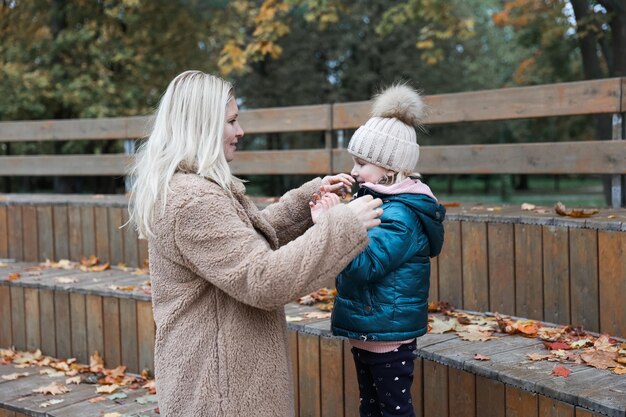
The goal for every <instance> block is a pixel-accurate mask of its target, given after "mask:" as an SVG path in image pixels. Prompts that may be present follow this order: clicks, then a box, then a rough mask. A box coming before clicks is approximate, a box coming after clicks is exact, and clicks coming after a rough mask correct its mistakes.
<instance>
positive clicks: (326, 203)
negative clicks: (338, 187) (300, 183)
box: [309, 193, 341, 223]
mask: <svg viewBox="0 0 626 417" xmlns="http://www.w3.org/2000/svg"><path fill="white" fill-rule="evenodd" d="M337 204H341V201H340V200H339V197H338V196H337V195H336V194H331V193H327V194H321V193H315V194H313V199H312V200H311V201H309V207H310V208H311V218H312V219H313V223H317V222H318V220H319V219H320V217H321V216H323V215H324V213H326V212H327V211H328V210H330V209H331V208H332V207H333V206H336V205H337Z"/></svg>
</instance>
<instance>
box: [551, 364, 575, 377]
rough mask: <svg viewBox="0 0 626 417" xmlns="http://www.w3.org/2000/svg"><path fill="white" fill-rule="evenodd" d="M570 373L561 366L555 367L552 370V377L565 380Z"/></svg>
mask: <svg viewBox="0 0 626 417" xmlns="http://www.w3.org/2000/svg"><path fill="white" fill-rule="evenodd" d="M571 373H572V371H570V370H569V369H567V368H566V367H564V366H563V365H556V366H555V367H554V368H552V375H555V376H562V377H563V378H567V377H568V376H569V374H571Z"/></svg>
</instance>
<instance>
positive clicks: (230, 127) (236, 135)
mask: <svg viewBox="0 0 626 417" xmlns="http://www.w3.org/2000/svg"><path fill="white" fill-rule="evenodd" d="M238 117H239V107H237V101H236V100H235V98H234V97H233V98H231V99H230V100H229V101H228V104H226V123H225V125H224V155H225V156H226V161H228V162H230V161H232V160H233V159H235V151H237V142H239V139H241V138H242V137H243V129H242V128H241V126H240V125H239V121H238V120H237V118H238Z"/></svg>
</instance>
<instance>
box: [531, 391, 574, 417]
mask: <svg viewBox="0 0 626 417" xmlns="http://www.w3.org/2000/svg"><path fill="white" fill-rule="evenodd" d="M539 417H574V406H573V405H571V404H567V403H564V402H563V401H558V400H555V399H552V398H548V397H544V396H543V395H541V396H539Z"/></svg>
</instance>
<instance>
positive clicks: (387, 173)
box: [385, 169, 396, 177]
mask: <svg viewBox="0 0 626 417" xmlns="http://www.w3.org/2000/svg"><path fill="white" fill-rule="evenodd" d="M385 175H386V176H388V177H393V176H394V175H396V172H395V171H392V170H390V169H388V170H387V172H386V173H385Z"/></svg>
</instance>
